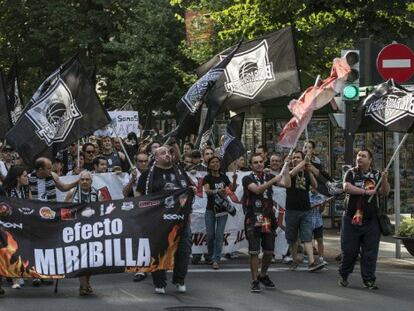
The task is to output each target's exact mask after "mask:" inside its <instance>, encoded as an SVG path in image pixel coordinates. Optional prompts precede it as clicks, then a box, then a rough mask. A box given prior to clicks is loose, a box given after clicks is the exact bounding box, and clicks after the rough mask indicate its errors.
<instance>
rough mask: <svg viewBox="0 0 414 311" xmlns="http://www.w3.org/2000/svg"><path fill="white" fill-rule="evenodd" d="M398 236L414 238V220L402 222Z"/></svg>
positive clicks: (405, 219)
mask: <svg viewBox="0 0 414 311" xmlns="http://www.w3.org/2000/svg"><path fill="white" fill-rule="evenodd" d="M398 236H400V237H410V238H414V218H411V217H410V218H404V219H403V220H402V221H401V224H400V228H399V229H398Z"/></svg>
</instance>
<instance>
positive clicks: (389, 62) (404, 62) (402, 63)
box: [382, 58, 411, 68]
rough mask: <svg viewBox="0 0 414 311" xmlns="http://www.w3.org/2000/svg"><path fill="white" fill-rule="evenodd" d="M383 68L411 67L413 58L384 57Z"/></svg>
mask: <svg viewBox="0 0 414 311" xmlns="http://www.w3.org/2000/svg"><path fill="white" fill-rule="evenodd" d="M382 67H383V68H411V59H409V58H406V59H384V60H383V61H382Z"/></svg>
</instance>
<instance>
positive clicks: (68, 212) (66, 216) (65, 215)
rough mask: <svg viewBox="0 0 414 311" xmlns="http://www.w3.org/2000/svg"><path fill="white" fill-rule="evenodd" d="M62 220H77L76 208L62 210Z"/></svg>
mask: <svg viewBox="0 0 414 311" xmlns="http://www.w3.org/2000/svg"><path fill="white" fill-rule="evenodd" d="M60 219H62V220H74V219H76V209H74V208H61V209H60Z"/></svg>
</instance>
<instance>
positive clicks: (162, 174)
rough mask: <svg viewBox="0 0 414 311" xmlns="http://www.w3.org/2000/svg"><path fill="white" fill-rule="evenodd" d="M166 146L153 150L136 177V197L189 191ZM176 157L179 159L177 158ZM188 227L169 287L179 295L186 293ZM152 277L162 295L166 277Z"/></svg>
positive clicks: (157, 274) (160, 273)
mask: <svg viewBox="0 0 414 311" xmlns="http://www.w3.org/2000/svg"><path fill="white" fill-rule="evenodd" d="M170 148H171V147H170V146H161V147H159V148H157V149H156V150H155V153H154V157H155V162H154V164H153V165H152V166H151V167H150V169H148V170H146V171H145V172H144V173H142V175H141V176H140V177H139V180H138V186H137V191H136V196H141V195H145V194H149V193H155V192H159V191H169V190H176V189H182V188H192V190H193V191H195V190H196V189H195V187H193V186H190V181H189V178H188V176H187V175H186V172H185V171H184V170H183V169H181V167H180V166H179V165H176V164H174V163H173V157H172V155H171V152H170ZM177 158H179V157H177ZM191 245H192V241H191V228H190V223H187V224H186V225H185V226H184V227H183V229H182V233H181V239H180V242H179V245H178V249H177V252H176V254H175V260H174V271H173V280H172V282H173V284H175V285H176V287H177V290H178V291H179V292H182V293H184V292H186V286H185V277H186V275H187V270H188V263H189V258H190V254H191ZM152 278H153V282H154V286H155V292H156V293H157V294H165V287H166V286H167V282H166V280H167V275H166V271H165V270H158V271H155V272H153V273H152Z"/></svg>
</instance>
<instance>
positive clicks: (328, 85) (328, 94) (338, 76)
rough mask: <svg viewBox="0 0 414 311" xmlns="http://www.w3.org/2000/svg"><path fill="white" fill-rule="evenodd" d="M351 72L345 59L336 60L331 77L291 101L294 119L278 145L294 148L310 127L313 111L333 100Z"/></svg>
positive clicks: (281, 136) (287, 126) (289, 123)
mask: <svg viewBox="0 0 414 311" xmlns="http://www.w3.org/2000/svg"><path fill="white" fill-rule="evenodd" d="M350 71H351V68H350V67H349V65H348V63H347V62H346V59H345V58H335V59H334V61H333V66H332V69H331V75H330V76H329V77H328V78H327V79H325V80H323V81H322V83H321V84H320V85H318V86H311V87H309V88H307V89H306V91H305V92H303V93H302V95H301V96H300V97H299V99H293V100H291V101H290V103H289V105H288V108H289V110H290V112H291V113H292V114H293V118H292V119H291V120H290V121H289V122H288V123H287V124H286V125H285V127H284V128H283V130H282V132H281V133H280V135H279V142H278V145H279V146H281V147H287V148H294V147H295V146H296V143H297V141H298V139H299V137H300V135H301V134H302V132H303V131H304V130H305V128H306V127H307V126H308V123H309V121H310V120H311V118H312V115H313V111H314V110H317V109H320V108H322V107H323V106H325V105H326V104H328V103H329V102H331V101H332V100H333V98H334V97H335V95H336V94H337V93H340V92H341V91H342V89H343V88H344V86H345V81H346V79H347V78H348V73H349V72H350Z"/></svg>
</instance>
